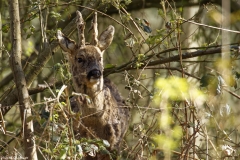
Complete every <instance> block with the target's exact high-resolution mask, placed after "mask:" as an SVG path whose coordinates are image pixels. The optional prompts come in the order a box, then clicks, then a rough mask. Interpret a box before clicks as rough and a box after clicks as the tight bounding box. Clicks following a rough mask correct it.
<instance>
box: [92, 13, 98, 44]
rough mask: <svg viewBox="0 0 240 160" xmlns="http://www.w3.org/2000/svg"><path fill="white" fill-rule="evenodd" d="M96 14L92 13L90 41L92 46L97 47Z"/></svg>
mask: <svg viewBox="0 0 240 160" xmlns="http://www.w3.org/2000/svg"><path fill="white" fill-rule="evenodd" d="M97 26H98V24H97V12H94V16H93V20H92V26H91V28H93V33H92V36H93V39H92V45H94V46H97V45H98V28H97Z"/></svg>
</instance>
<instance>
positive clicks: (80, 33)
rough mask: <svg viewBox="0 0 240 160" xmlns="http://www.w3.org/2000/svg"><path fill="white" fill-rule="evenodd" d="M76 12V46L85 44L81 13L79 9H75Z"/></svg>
mask: <svg viewBox="0 0 240 160" xmlns="http://www.w3.org/2000/svg"><path fill="white" fill-rule="evenodd" d="M76 14H77V19H76V23H77V29H78V39H79V42H78V47H84V46H85V37H84V29H85V24H84V20H83V18H82V14H81V12H79V11H76Z"/></svg>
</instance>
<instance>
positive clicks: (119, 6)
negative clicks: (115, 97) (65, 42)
mask: <svg viewBox="0 0 240 160" xmlns="http://www.w3.org/2000/svg"><path fill="white" fill-rule="evenodd" d="M15 2H17V0H15ZM18 3H19V7H18V8H19V12H20V21H18V20H17V17H16V16H14V14H15V12H13V11H16V10H13V9H12V8H13V7H14V5H16V4H17V3H13V1H10V0H9V1H6V0H2V1H1V2H0V49H1V50H0V61H1V63H0V71H1V72H0V79H1V81H0V105H1V110H0V129H1V130H0V137H1V138H0V139H1V140H0V158H3V159H4V158H9V157H17V158H29V159H66V158H69V159H80V158H83V157H84V156H86V155H90V156H95V155H96V153H97V152H101V153H102V154H110V155H111V156H110V157H112V158H113V159H116V158H115V157H118V158H119V159H166V160H168V159H239V157H240V155H239V153H240V149H239V147H240V145H239V138H240V133H239V123H240V120H239V116H238V113H239V112H240V109H239V107H238V105H239V102H240V101H239V100H240V92H239V85H238V83H239V78H240V70H239V65H240V63H239V40H240V32H239V27H240V18H239V8H240V7H239V5H240V4H239V2H238V1H235V0H231V1H224V0H222V3H221V1H217V0H212V1H208V0H198V1H188V0H182V1H178V0H175V1H173V0H149V1H139V0H96V1H91V0H82V1H77V0H73V1H65V0H61V1H57V0H56V1H49V0H43V1H36V0H30V1H26V0H22V1H19V2H18ZM15 7H16V6H15ZM76 10H80V11H81V13H82V15H83V18H84V19H85V21H86V22H87V24H86V26H88V27H86V28H89V27H90V24H91V19H92V15H93V12H94V11H97V12H98V24H99V26H98V28H99V31H100V32H101V31H103V30H104V29H105V28H106V27H107V26H108V25H110V24H111V25H113V26H114V27H115V29H116V33H115V36H114V40H113V43H112V44H111V46H110V47H109V48H108V49H107V50H106V52H105V55H104V61H105V70H104V75H105V76H108V77H109V78H110V79H111V80H112V81H113V82H114V83H115V85H116V86H117V87H118V89H119V90H120V92H121V93H122V96H123V97H124V98H125V100H126V103H127V104H128V105H129V107H130V110H131V122H130V125H129V129H128V131H127V133H126V135H125V141H124V142H122V145H121V150H120V153H119V155H117V152H115V153H110V152H109V150H108V148H109V143H108V141H106V140H104V139H98V138H97V137H96V139H84V138H82V139H79V138H77V136H76V135H74V133H73V128H72V127H73V126H72V120H73V119H74V120H77V119H79V120H80V119H81V118H82V117H81V114H76V113H74V112H72V111H71V108H70V105H69V98H70V97H71V96H73V95H75V94H77V93H75V92H74V90H73V89H72V82H71V74H70V72H69V64H68V62H67V59H66V55H65V53H64V52H63V51H62V50H61V49H59V46H58V43H57V39H56V31H57V30H59V29H60V30H62V32H63V33H64V34H65V35H67V36H69V37H71V38H72V39H75V40H77V32H76V25H75V16H76V15H75V12H76ZM18 22H20V26H19V27H20V30H21V38H16V36H17V35H19V34H20V32H17V31H16V28H17V27H18V26H16V25H17V24H18ZM86 33H87V32H86ZM14 37H15V38H14ZM90 37H91V35H89V37H86V39H87V40H88V39H90ZM15 42H18V43H19V42H20V43H21V44H22V45H16V43H15ZM19 46H20V48H19ZM21 48H22V49H21ZM19 57H20V58H21V59H17V58H19ZM20 61H21V62H20ZM10 62H11V63H10ZM12 62H14V63H12ZM18 64H21V65H18ZM16 68H17V69H19V70H16ZM26 89H28V93H27V92H26ZM32 126H34V131H33V128H32ZM30 142H31V143H30ZM29 147H30V148H29ZM28 149H29V150H28ZM35 151H37V152H35ZM36 154H37V155H36Z"/></svg>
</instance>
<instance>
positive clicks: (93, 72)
mask: <svg viewBox="0 0 240 160" xmlns="http://www.w3.org/2000/svg"><path fill="white" fill-rule="evenodd" d="M100 76H101V71H99V70H97V69H94V70H91V71H90V72H89V73H88V75H87V77H88V79H90V78H99V77H100Z"/></svg>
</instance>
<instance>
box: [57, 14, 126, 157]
mask: <svg viewBox="0 0 240 160" xmlns="http://www.w3.org/2000/svg"><path fill="white" fill-rule="evenodd" d="M77 16H78V19H77V22H76V23H77V28H78V37H79V44H78V45H76V44H75V42H74V41H73V40H71V39H69V38H67V37H65V36H64V35H63V34H62V33H61V31H58V35H57V37H58V40H59V44H60V46H61V48H62V49H63V50H64V51H66V52H68V53H69V54H68V55H69V63H70V68H71V72H72V76H73V86H74V89H75V91H76V92H77V93H78V94H79V95H78V96H74V97H73V98H72V99H71V106H72V108H73V111H75V112H80V113H81V117H80V119H81V120H80V121H78V122H77V121H75V122H74V130H75V132H76V133H78V134H79V135H80V137H87V138H100V139H105V140H108V142H109V143H110V145H111V146H110V149H111V150H118V149H119V146H120V143H121V141H122V139H123V137H124V134H125V132H126V130H127V126H128V120H129V109H128V108H127V107H126V105H125V103H124V101H123V100H122V98H121V96H120V94H119V93H118V91H117V89H116V87H115V86H114V85H113V84H112V83H111V82H110V80H108V79H105V80H104V79H103V69H104V68H103V53H104V50H105V49H106V48H107V47H108V46H109V45H110V44H111V42H112V39H113V35H114V27H113V26H109V27H108V28H107V29H106V30H105V31H104V32H103V33H102V34H101V35H100V37H99V38H98V31H97V16H96V13H95V16H94V20H93V22H92V25H93V26H92V28H93V42H92V43H93V44H92V45H86V44H85V38H84V34H83V30H84V27H85V26H84V21H83V19H82V15H81V13H80V12H78V11H77ZM88 158H89V159H92V158H90V157H88ZM95 159H109V157H108V156H106V155H97V157H95Z"/></svg>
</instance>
